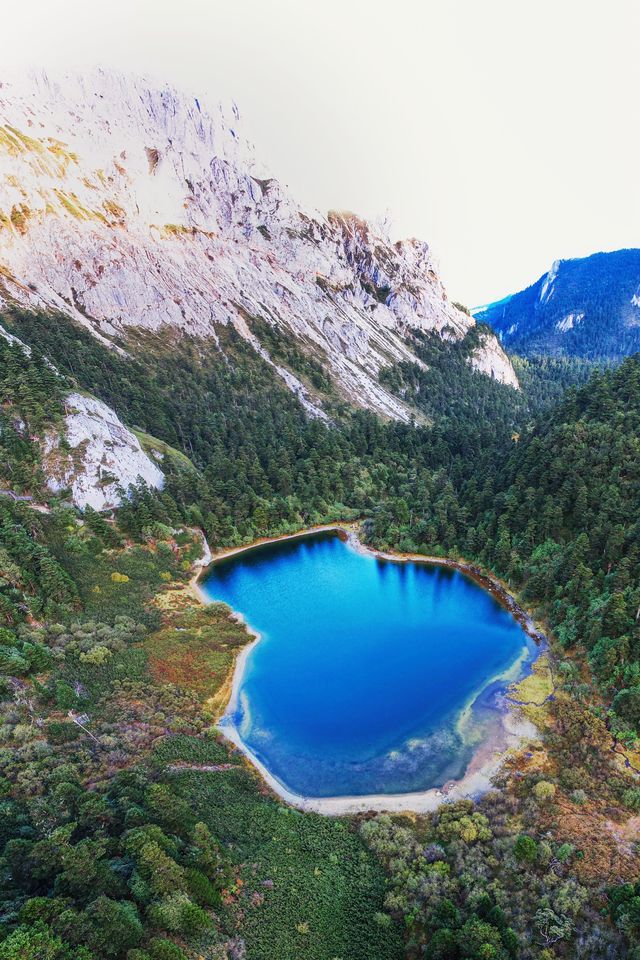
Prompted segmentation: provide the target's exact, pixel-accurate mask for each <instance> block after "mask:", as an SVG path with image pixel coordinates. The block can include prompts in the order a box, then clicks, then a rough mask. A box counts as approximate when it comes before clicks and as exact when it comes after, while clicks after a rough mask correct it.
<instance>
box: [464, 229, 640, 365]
mask: <svg viewBox="0 0 640 960" xmlns="http://www.w3.org/2000/svg"><path fill="white" fill-rule="evenodd" d="M472 312H473V315H474V317H475V318H476V319H477V320H478V322H482V323H487V324H489V326H491V327H492V329H493V330H494V331H495V332H496V333H497V334H498V336H499V338H500V341H501V343H502V344H503V345H504V346H505V347H507V348H508V349H509V350H513V351H515V352H517V353H522V354H524V355H532V354H535V353H548V354H551V355H557V356H573V357H584V358H585V359H589V360H620V359H622V358H623V357H624V356H627V355H629V354H631V353H634V352H635V351H637V350H640V249H636V248H633V247H631V248H625V249H622V250H615V251H610V252H600V253H593V254H591V255H590V256H589V257H576V258H573V259H569V260H555V261H554V262H553V264H552V266H551V268H550V270H549V271H548V272H547V273H546V274H542V276H541V277H539V279H538V280H537V281H536V282H535V283H533V284H531V285H530V286H529V287H526V288H525V289H524V290H520V291H519V292H518V293H514V294H510V295H508V296H506V297H503V298H502V299H501V300H496V301H494V302H493V303H489V304H485V305H484V306H482V307H476V308H475V309H474V310H473V311H472Z"/></svg>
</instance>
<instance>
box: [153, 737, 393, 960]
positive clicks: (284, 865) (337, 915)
mask: <svg viewBox="0 0 640 960" xmlns="http://www.w3.org/2000/svg"><path fill="white" fill-rule="evenodd" d="M203 745H204V746H203ZM217 748H219V749H221V750H223V751H224V753H225V755H226V758H227V760H228V759H229V753H228V751H227V749H226V748H224V747H223V746H222V745H218V744H216V743H215V741H202V740H200V739H196V738H192V737H179V738H178V737H174V738H172V739H171V740H168V741H165V742H164V743H163V744H162V745H161V746H160V748H159V750H158V751H156V759H158V758H162V760H163V761H165V762H166V761H167V760H169V759H170V760H171V761H179V760H183V761H187V762H192V763H193V762H203V761H204V762H207V761H208V762H211V761H214V762H219V760H220V759H221V758H222V757H221V754H219V753H218V752H217ZM171 785H172V788H173V789H174V790H175V791H176V792H177V793H178V794H179V795H180V796H181V797H183V798H184V799H185V800H186V801H187V802H188V803H189V805H190V807H191V809H192V810H193V811H194V814H195V815H196V816H197V818H198V819H200V820H203V821H204V822H205V823H207V825H208V826H209V828H210V829H211V830H212V831H214V833H215V835H216V836H217V837H219V838H220V839H221V840H222V842H223V843H224V844H225V846H226V847H227V849H228V850H229V851H230V853H231V855H232V857H233V859H234V861H235V863H236V865H237V866H238V868H239V882H238V883H236V888H235V890H234V891H232V895H231V897H230V898H229V902H228V904H227V909H228V911H229V917H228V923H229V924H230V927H231V928H233V926H234V925H235V924H236V923H240V922H241V923H242V937H243V939H244V940H245V941H246V947H247V954H246V956H247V960H273V958H275V957H277V958H278V960H301V958H303V957H304V958H305V960H338V958H342V960H399V958H400V957H402V956H403V948H402V939H401V936H400V931H399V928H398V927H397V926H396V925H395V924H393V923H390V920H389V919H388V918H387V919H386V920H385V919H383V918H382V917H381V911H382V909H383V899H384V895H385V891H386V881H385V878H384V874H383V871H382V869H381V867H380V865H379V864H378V863H377V862H376V860H375V859H374V857H373V855H372V854H371V853H370V852H369V851H368V850H366V849H365V847H364V844H363V842H362V841H361V839H360V838H359V836H358V833H357V832H356V831H355V828H354V826H353V824H351V823H349V822H348V821H346V820H342V819H332V818H328V817H321V816H319V815H315V814H301V813H299V812H297V811H295V810H291V809H288V808H286V807H283V806H281V805H280V804H279V803H278V802H277V801H276V800H274V799H273V798H271V797H270V796H268V795H267V794H266V791H265V790H264V788H263V787H262V785H261V784H260V781H259V780H258V778H257V777H256V776H255V775H254V774H253V773H252V772H251V771H249V770H247V769H246V768H244V767H242V766H239V767H238V769H237V770H235V769H232V770H224V771H220V772H218V773H202V772H191V771H190V772H187V773H184V774H173V775H172V776H171ZM203 953H205V955H206V949H203Z"/></svg>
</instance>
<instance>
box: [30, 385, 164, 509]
mask: <svg viewBox="0 0 640 960" xmlns="http://www.w3.org/2000/svg"><path fill="white" fill-rule="evenodd" d="M65 414H66V415H65V426H64V431H63V434H62V435H61V433H59V432H57V431H55V432H51V433H49V435H48V436H47V437H46V438H45V441H44V444H43V447H44V450H43V468H44V471H45V474H46V476H47V483H48V486H49V489H50V490H52V491H53V492H57V491H59V490H63V489H67V488H69V489H70V490H71V496H72V499H73V502H74V503H75V505H76V506H77V507H80V508H84V507H87V506H90V507H93V509H94V510H105V509H107V508H109V507H115V506H117V504H118V503H119V502H120V495H119V488H122V489H124V490H126V489H127V487H128V486H129V485H130V484H132V483H136V482H137V481H138V480H140V479H142V480H145V481H146V482H147V483H148V485H149V486H150V487H155V488H160V487H162V486H163V483H164V475H163V473H162V471H161V470H160V468H159V467H158V466H157V464H155V463H154V462H153V461H152V460H151V459H150V458H149V457H148V456H147V454H146V453H145V452H144V451H143V450H142V447H141V446H140V442H139V441H138V438H137V437H136V436H135V434H134V433H132V432H131V431H130V430H128V429H127V427H125V426H124V424H123V423H122V422H121V421H120V419H119V418H118V416H117V415H116V414H115V413H114V411H113V410H112V409H111V408H110V407H108V406H107V405H106V404H105V403H102V401H100V400H96V399H95V397H88V396H84V395H83V394H80V393H71V394H69V396H68V397H67V398H66V400H65ZM63 439H64V441H65V442H64V443H63V442H62V440H63Z"/></svg>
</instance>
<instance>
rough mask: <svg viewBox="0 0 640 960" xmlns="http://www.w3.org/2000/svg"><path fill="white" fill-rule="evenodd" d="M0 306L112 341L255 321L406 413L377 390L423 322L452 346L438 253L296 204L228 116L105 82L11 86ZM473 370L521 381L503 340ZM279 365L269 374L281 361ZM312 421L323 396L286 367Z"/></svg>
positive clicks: (484, 349) (108, 77)
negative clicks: (34, 310) (41, 313)
mask: <svg viewBox="0 0 640 960" xmlns="http://www.w3.org/2000/svg"><path fill="white" fill-rule="evenodd" d="M0 298H3V299H4V300H6V301H17V302H19V303H21V304H22V305H26V306H38V307H40V308H42V307H44V308H55V309H58V310H62V311H64V312H65V313H67V314H70V315H72V316H73V317H75V318H76V319H77V320H78V321H80V322H81V323H83V324H86V325H88V326H90V327H91V329H92V330H93V332H94V333H95V334H96V336H99V337H101V338H105V339H107V340H109V341H111V340H112V339H113V338H115V337H123V336H124V337H125V339H126V332H127V328H131V327H139V328H144V329H147V330H154V331H158V330H162V329H163V328H165V327H171V328H177V329H179V330H180V331H183V332H184V333H186V334H190V335H193V336H197V337H202V338H208V339H210V340H212V341H214V342H215V341H216V330H217V329H219V327H220V325H226V324H232V325H233V326H234V327H235V328H236V329H237V330H238V332H239V333H240V334H241V335H242V336H243V337H245V338H246V339H248V340H250V341H251V342H252V343H253V344H254V346H255V347H256V349H259V350H260V351H261V352H262V353H263V354H265V353H266V355H267V358H268V352H267V351H265V348H264V347H263V346H261V345H260V343H259V341H258V340H257V338H256V336H255V335H254V333H253V332H252V329H251V327H252V323H251V321H252V318H254V317H255V318H260V319H261V320H262V321H266V322H268V323H269V324H271V325H273V326H275V327H276V328H278V329H279V330H280V332H281V333H283V334H284V335H285V336H287V337H289V338H292V339H293V340H294V341H295V342H296V343H297V345H298V346H299V347H300V348H301V349H302V350H303V351H305V352H306V353H308V354H309V355H311V356H313V357H315V359H317V360H319V361H320V362H321V363H322V364H323V365H324V366H325V367H326V368H327V370H328V372H329V373H330V375H331V376H332V378H333V380H334V382H335V384H336V386H337V387H338V389H339V391H340V392H341V393H342V394H343V395H344V396H345V397H346V398H348V399H349V400H350V401H351V402H355V403H357V404H360V405H362V406H366V407H369V408H371V409H374V410H376V411H378V412H380V413H383V414H385V415H389V416H392V417H397V418H399V419H407V418H408V416H409V411H408V410H407V409H406V408H405V407H404V406H403V404H402V403H401V402H400V401H399V400H398V399H397V398H395V397H393V396H392V395H391V394H389V393H388V392H387V391H386V390H385V389H384V388H383V387H382V386H381V384H380V383H379V382H378V373H379V370H380V369H381V367H383V366H386V365H388V364H389V363H393V362H395V361H399V360H412V359H415V358H414V357H413V354H412V352H411V347H410V332H411V330H412V329H418V330H432V331H436V332H437V333H438V334H439V335H440V336H442V337H443V338H445V339H459V338H461V337H463V336H464V334H465V333H466V331H467V330H469V328H470V327H471V326H472V325H473V323H474V321H473V319H472V318H470V317H469V316H467V315H466V314H464V313H462V312H461V311H459V310H458V309H456V307H454V306H453V304H452V303H451V302H450V301H449V300H448V299H447V296H446V293H445V291H444V289H443V286H442V283H441V282H440V280H439V278H438V275H437V272H436V269H435V266H434V263H433V259H432V256H431V253H430V250H429V247H428V245H427V244H425V243H422V242H419V241H417V240H408V241H403V242H395V243H394V242H391V241H390V240H389V239H388V238H386V237H383V236H380V235H379V233H378V232H376V231H375V230H374V229H373V228H372V227H371V226H370V225H369V224H368V223H366V222H365V221H363V220H361V219H359V218H358V217H356V216H355V215H353V214H350V213H330V214H328V215H327V216H323V215H321V214H319V213H317V212H315V211H312V210H305V209H303V208H302V207H301V206H300V205H299V204H297V203H295V202H294V200H293V199H292V198H291V196H290V195H289V193H288V192H287V190H286V189H285V188H284V187H283V186H282V185H281V184H280V183H278V181H277V180H275V179H273V178H271V177H267V176H265V175H264V173H263V172H262V171H260V169H259V168H258V165H257V162H256V160H255V158H254V155H253V150H252V148H251V147H250V145H249V144H248V143H247V142H246V141H245V140H244V138H243V137H242V136H241V133H240V121H239V116H238V111H237V110H236V108H235V107H231V108H230V109H229V110H225V109H224V108H222V107H215V108H213V109H212V110H211V111H208V110H207V109H206V108H205V105H204V104H203V103H201V101H200V99H198V98H196V97H193V96H191V97H190V96H185V95H181V94H178V93H177V92H175V91H174V90H172V89H169V88H163V89H156V88H155V87H154V86H153V85H151V84H148V83H147V82H145V81H143V80H140V79H131V78H126V77H123V76H119V75H114V74H111V73H107V72H96V73H93V74H91V75H90V76H89V77H84V78H68V79H65V80H62V81H59V82H54V81H53V80H51V79H49V78H48V77H47V76H45V75H43V74H39V75H37V76H32V77H30V78H29V79H28V80H27V79H24V80H21V81H16V82H3V83H1V84H0ZM472 363H473V366H474V367H476V368H477V369H478V370H480V371H482V372H485V373H490V374H491V375H492V376H493V377H495V378H496V379H498V380H500V381H501V382H503V383H509V384H512V385H513V386H517V379H516V376H515V373H514V371H513V368H512V366H511V364H510V362H509V360H508V359H507V357H506V355H505V354H504V353H503V351H502V349H501V348H500V346H499V345H498V343H497V341H496V340H495V339H494V338H493V337H485V338H483V340H482V343H481V345H480V347H479V348H478V350H477V351H476V354H475V356H474V357H473V358H472ZM274 365H275V364H274ZM277 369H278V372H279V373H280V374H281V375H282V376H283V377H284V379H285V381H286V382H287V385H288V386H289V387H290V389H292V390H293V391H294V392H295V393H296V394H297V395H298V396H299V397H300V399H301V400H302V401H303V403H305V405H306V406H307V408H308V409H309V411H310V412H312V413H315V414H317V415H321V410H320V404H319V401H318V398H317V397H315V396H313V392H312V391H309V389H308V388H307V386H305V385H304V384H303V383H301V382H300V380H299V379H298V377H297V376H296V375H295V373H294V372H293V371H291V370H287V369H284V368H282V367H277Z"/></svg>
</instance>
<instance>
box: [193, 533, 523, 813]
mask: <svg viewBox="0 0 640 960" xmlns="http://www.w3.org/2000/svg"><path fill="white" fill-rule="evenodd" d="M202 586H203V588H204V590H205V592H206V594H207V595H208V596H209V597H210V598H211V599H212V600H223V601H224V602H225V603H228V604H229V606H231V607H232V608H233V609H234V610H236V611H239V612H240V613H242V614H243V616H244V617H245V619H246V620H247V622H248V623H249V624H250V626H251V627H252V628H253V629H255V630H257V631H258V632H259V633H260V634H261V640H260V642H259V643H258V644H256V645H255V646H254V647H253V648H252V650H251V652H250V653H249V656H248V657H247V661H246V666H245V669H244V672H243V676H242V681H241V685H240V691H239V697H238V700H237V703H236V706H235V711H234V712H233V714H231V715H227V716H226V717H225V718H224V720H223V721H222V723H223V725H225V724H226V725H227V726H229V725H231V726H234V727H235V728H236V730H237V731H238V733H239V734H240V737H241V739H242V741H243V742H244V744H245V745H246V746H247V747H248V748H249V749H250V750H251V751H252V753H253V754H254V755H255V756H256V757H257V758H258V759H259V760H260V761H261V762H262V763H263V764H264V765H265V766H266V767H267V769H268V770H269V771H270V772H271V773H272V774H273V775H274V776H275V777H276V778H277V779H278V780H279V781H280V782H281V783H282V784H283V785H284V786H286V787H287V788H289V789H290V790H292V791H293V792H294V793H297V794H303V795H305V796H312V797H323V796H348V795H356V794H357V795H362V794H374V793H404V792H411V791H417V790H424V789H427V788H429V787H434V786H441V785H442V784H443V783H444V782H446V781H447V780H448V779H451V778H459V777H460V776H462V774H463V773H464V770H465V768H466V766H467V765H468V762H469V760H470V758H471V756H472V754H473V752H474V749H475V748H476V747H477V744H478V742H479V741H481V740H482V739H483V738H484V737H487V736H490V735H491V732H492V730H493V729H494V728H495V727H496V725H497V724H498V723H499V719H500V714H499V711H498V709H497V707H498V698H499V696H500V693H501V691H503V690H504V686H505V681H504V680H502V681H500V680H496V678H498V677H499V676H500V675H503V674H504V673H505V672H506V671H507V670H508V669H509V668H510V667H511V668H513V667H517V663H518V660H519V658H521V657H522V656H523V652H524V651H525V650H529V651H530V650H531V641H530V640H529V638H528V637H527V635H526V633H525V632H524V630H523V629H522V628H521V627H520V625H519V624H518V623H517V622H516V620H514V618H513V617H512V616H511V614H510V613H508V612H507V611H506V610H505V609H503V607H501V606H500V604H499V603H498V602H497V601H496V600H495V599H494V598H493V597H492V596H491V594H489V593H488V592H487V591H485V590H483V589H482V588H481V587H480V586H478V584H476V583H475V582H474V581H473V580H470V579H469V578H467V577H465V576H464V575H462V574H461V573H459V572H458V571H454V570H450V569H447V568H445V567H439V566H430V565H427V564H420V563H411V562H407V563H394V562H392V561H386V560H379V559H377V558H375V557H373V556H370V555H367V554H365V553H362V552H358V551H356V550H354V549H353V548H352V547H351V546H350V545H349V544H348V543H345V542H343V540H342V539H341V538H340V536H339V535H338V534H336V533H335V532H330V533H321V534H314V535H311V536H306V537H301V538H297V539H295V540H288V541H280V542H278V543H274V544H268V545H265V546H261V547H256V548H254V549H252V550H249V551H247V552H244V553H241V554H238V555H236V556H235V557H230V558H229V559H227V560H223V561H219V562H218V563H216V564H215V565H214V566H213V567H212V568H211V571H210V574H209V575H208V577H207V579H206V581H205V582H204V583H203V585H202ZM469 705H472V706H471V710H470V711H469V710H465V708H466V707H468V706H469Z"/></svg>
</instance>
